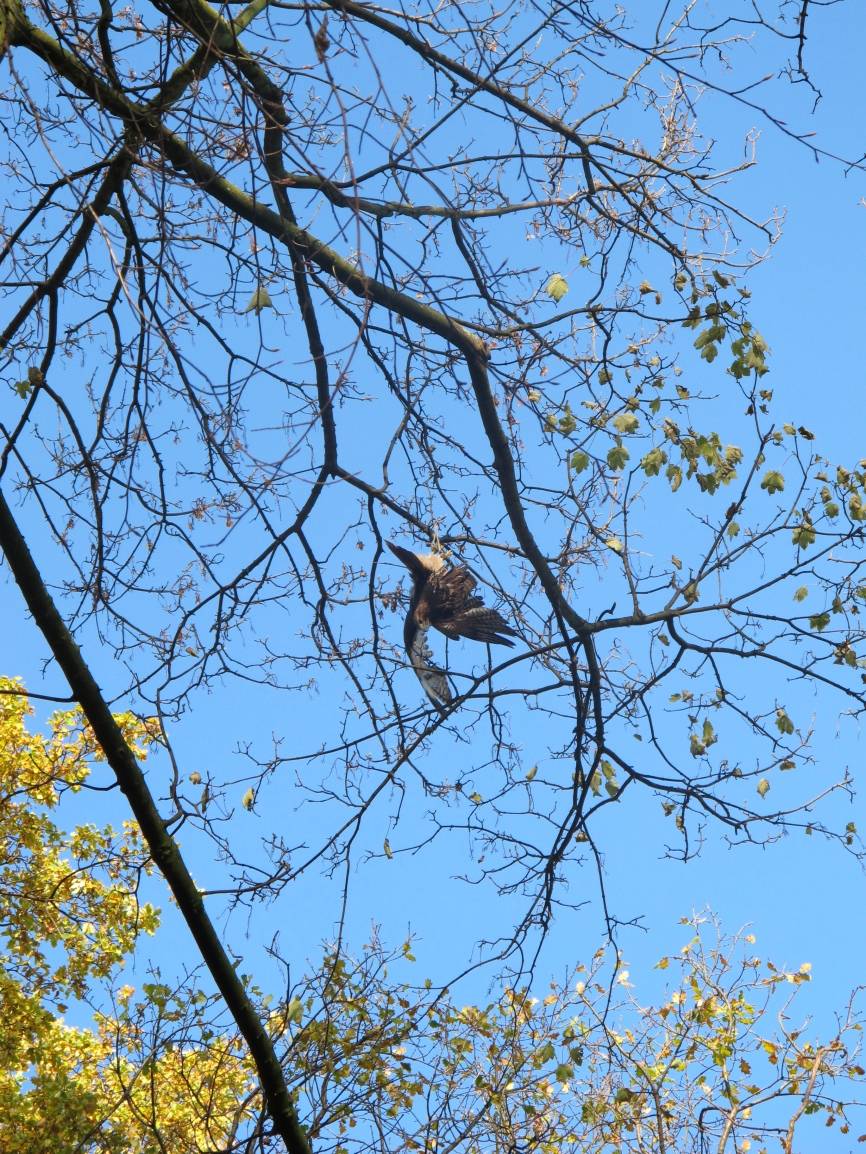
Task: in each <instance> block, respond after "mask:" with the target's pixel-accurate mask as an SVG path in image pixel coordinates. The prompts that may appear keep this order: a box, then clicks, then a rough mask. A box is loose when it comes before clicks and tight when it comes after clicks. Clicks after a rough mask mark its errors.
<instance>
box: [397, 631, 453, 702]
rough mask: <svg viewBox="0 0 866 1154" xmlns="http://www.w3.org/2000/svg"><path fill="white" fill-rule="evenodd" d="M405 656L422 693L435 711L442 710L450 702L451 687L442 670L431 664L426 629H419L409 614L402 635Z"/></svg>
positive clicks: (431, 655) (431, 659)
mask: <svg viewBox="0 0 866 1154" xmlns="http://www.w3.org/2000/svg"><path fill="white" fill-rule="evenodd" d="M404 639H405V642H406V655H407V657H408V658H409V661H410V662H411V665H412V668H413V669H414V670H415V674H416V676H417V678H418V680H419V681H420V682H421V685H422V686H423V687H424V692H425V693H426V694H427V696H428V697H429V698H430V700H431V701H432V702H433V704H434V705H435V706H436V708H437V709H444V708H445V706H446V705H448V703H449V702H450V701H451V687H450V685H449V684H448V676H447V674H446V673H445V670H444V669H439V668H438V667H437V666H436V665H434V664H433V654H432V652H431V651H430V646H429V645H428V644H427V628H426V626H425V627H424V628H421V627H420V626H419V625H418V623H417V622H416V621H415V619H414V616H413V615H412V614H411V613H410V614H409V616H408V617H407V618H406V629H405V633H404Z"/></svg>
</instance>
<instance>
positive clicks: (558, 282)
mask: <svg viewBox="0 0 866 1154" xmlns="http://www.w3.org/2000/svg"><path fill="white" fill-rule="evenodd" d="M544 291H545V292H546V293H547V295H548V296H550V297H553V299H554V300H555V301H556V303H557V304H558V303H559V302H560V301H561V300H562V298H563V297H564V296H565V294H566V293H567V292H568V281H567V280H566V279H565V277H564V276H561V275H560V274H559V273H558V272H555V273H554V274H553V276H552V277H551V278H550V280H549V281H548V282H547V284H546V285H545V286H544Z"/></svg>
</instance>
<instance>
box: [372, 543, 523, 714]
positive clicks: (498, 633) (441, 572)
mask: <svg viewBox="0 0 866 1154" xmlns="http://www.w3.org/2000/svg"><path fill="white" fill-rule="evenodd" d="M387 544H388V548H389V549H390V550H391V552H392V553H393V554H394V556H395V557H399V559H400V560H401V561H402V562H403V564H404V565H405V566H406V568H407V569H408V570H409V572H410V573H411V574H412V597H411V600H410V602H409V612H408V614H407V615H406V624H405V625H404V626H403V641H404V643H405V646H406V654H407V656H408V658H409V661H410V663H411V665H412V668H413V669H414V670H415V673H416V674H417V676H418V680H419V681H420V682H421V684H422V685H423V687H424V692H425V693H426V694H427V696H428V697H429V698H430V700H431V701H432V702H433V704H434V705H435V706H437V708H439V709H443V708H444V707H445V706H446V705H447V704H448V702H449V701H450V700H451V689H450V687H449V685H448V676H447V674H446V672H445V670H444V669H438V668H437V667H436V666H435V665H434V664H433V654H432V653H431V652H430V648H429V646H428V645H427V630H428V629H429V628H430V626H431V625H432V626H433V628H434V629H438V630H439V632H440V633H444V634H445V636H446V637H450V638H452V639H453V640H456V639H457V638H458V637H468V638H469V639H470V640H471V641H486V642H487V644H488V645H509V646H513V645H514V642H513V641H510V640H509V637H517V636H518V634H517V631H516V630H515V629H512V628H511V626H510V625H509V624H508V622H507V621H505V620H504V618H503V617H502V616H501V614H499V613H498V612H497V610H495V609H488V608H487V607H486V606H485V605H484V604H483V603H482V601H481V598H480V597H476V596H475V594H474V593H473V592H472V590H473V589H474V588H475V584H476V582H475V578H474V577H473V576H472V574H471V573H470V572H469V570H468V569H467V568H466V566H465V565H454V566H452V567H451V568H449V567H448V566H447V565H446V564H445V562H444V561H443V560H442V558H441V557H437V556H435V555H434V554H432V553H422V554H418V553H413V552H411V551H410V550H409V549H403V548H401V547H400V546H399V545H394V544H392V543H391V542H390V541H388V542H387Z"/></svg>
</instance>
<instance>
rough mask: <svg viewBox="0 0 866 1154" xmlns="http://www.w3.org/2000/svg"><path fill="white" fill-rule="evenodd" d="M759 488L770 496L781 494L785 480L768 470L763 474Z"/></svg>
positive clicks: (774, 471)
mask: <svg viewBox="0 0 866 1154" xmlns="http://www.w3.org/2000/svg"><path fill="white" fill-rule="evenodd" d="M761 488H762V489H766V490H767V492H768V493H770V494H771V495H772V494H773V493H781V492H782V490H783V489H784V488H785V478H784V477H783V476H782V474H781V473H779V472H778V471H777V470H775V469H770V470H769V472H767V473H765V474H764V479H763V481H761Z"/></svg>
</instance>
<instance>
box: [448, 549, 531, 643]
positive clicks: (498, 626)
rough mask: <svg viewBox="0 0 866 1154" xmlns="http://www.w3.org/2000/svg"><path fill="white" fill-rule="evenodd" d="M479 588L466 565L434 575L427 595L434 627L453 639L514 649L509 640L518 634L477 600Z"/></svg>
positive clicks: (500, 617)
mask: <svg viewBox="0 0 866 1154" xmlns="http://www.w3.org/2000/svg"><path fill="white" fill-rule="evenodd" d="M475 584H476V582H475V578H474V577H473V576H472V574H471V573H470V572H469V570H468V569H467V568H466V567H465V566H463V565H457V566H456V567H455V568H453V569H446V570H444V571H443V572H441V573H434V575H433V576H432V577H431V578H430V580H429V582H428V584H427V591H426V609H427V615H428V617H429V620H430V624H431V625H433V626H435V628H436V629H438V630H439V632H440V633H444V634H445V636H446V637H450V638H452V639H456V638H457V637H467V638H468V639H469V640H470V641H486V642H487V643H488V645H513V644H514V642H513V641H509V640H508V637H509V636H510V637H516V636H517V631H516V630H514V629H512V628H511V626H510V625H509V624H508V622H507V621H506V620H505V618H504V617H503V616H502V615H501V614H500V613H499V612H498V611H497V610H496V609H488V608H487V606H486V605H484V603H483V602H482V600H481V598H480V597H477V596H475V594H474V593H473V590H474V589H475ZM503 634H504V636H503Z"/></svg>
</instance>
